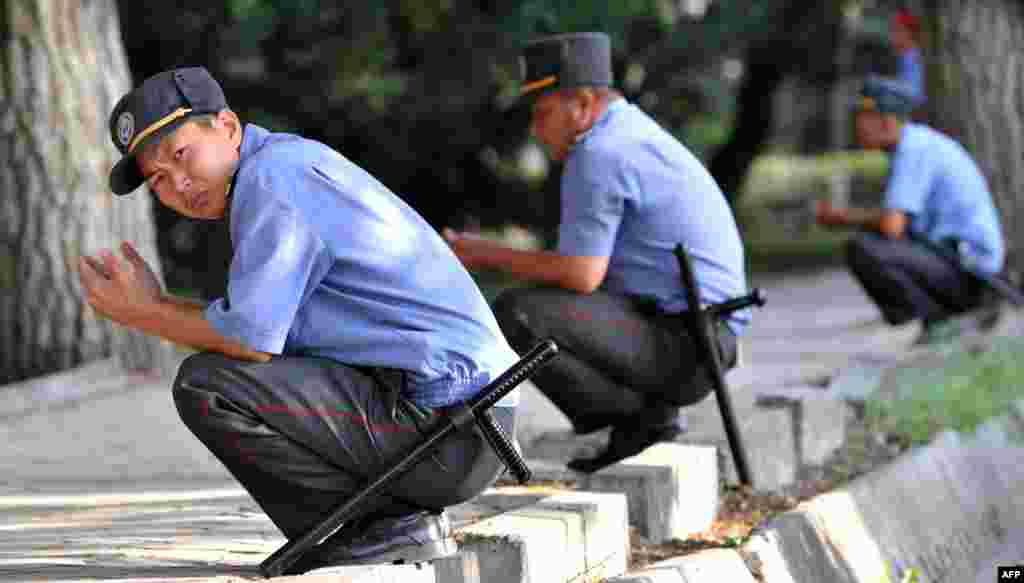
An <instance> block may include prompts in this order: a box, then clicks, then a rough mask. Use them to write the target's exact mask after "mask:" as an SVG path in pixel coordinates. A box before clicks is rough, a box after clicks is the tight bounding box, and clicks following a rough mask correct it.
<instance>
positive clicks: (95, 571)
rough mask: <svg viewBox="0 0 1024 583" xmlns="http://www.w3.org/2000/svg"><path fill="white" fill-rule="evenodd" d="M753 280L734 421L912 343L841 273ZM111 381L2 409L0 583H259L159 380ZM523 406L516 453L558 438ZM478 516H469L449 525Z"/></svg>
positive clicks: (257, 528)
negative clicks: (760, 398)
mask: <svg viewBox="0 0 1024 583" xmlns="http://www.w3.org/2000/svg"><path fill="white" fill-rule="evenodd" d="M757 283H758V285H761V286H762V288H763V289H765V290H766V292H767V296H768V302H769V303H768V306H767V307H766V308H765V309H763V310H760V311H759V312H758V313H757V314H756V317H755V323H754V325H753V326H752V327H751V330H750V332H749V334H748V335H747V336H746V337H745V339H744V342H743V345H744V359H745V361H744V364H743V366H741V367H740V368H738V369H736V370H735V371H732V372H731V373H730V381H731V384H732V388H733V392H734V393H735V401H736V403H735V404H736V406H737V409H738V410H747V409H749V408H750V407H752V406H753V389H754V387H755V386H759V385H763V384H766V383H767V384H771V385H778V386H783V385H790V384H800V383H807V382H809V381H813V380H815V379H820V378H822V377H824V376H827V375H829V374H832V373H834V372H836V371H837V370H838V369H840V368H841V367H843V366H846V365H847V364H848V363H849V362H851V360H852V359H857V358H869V359H870V358H886V356H887V355H890V354H892V353H893V352H894V351H895V352H899V351H900V350H903V348H904V347H906V346H907V345H908V344H909V343H910V341H911V340H912V338H913V336H914V334H915V333H916V327H915V326H908V327H903V328H900V329H891V328H889V327H886V326H884V325H883V324H882V323H881V320H880V319H879V317H878V315H877V311H876V310H875V309H874V308H873V307H872V306H871V305H870V303H869V302H868V300H867V298H866V297H865V296H864V295H863V293H861V291H860V289H859V288H858V286H857V284H856V283H855V282H854V281H853V280H852V279H851V278H850V277H849V276H848V275H846V273H845V272H842V271H837V270H827V271H822V272H818V273H814V274H805V275H799V276H791V277H786V278H782V279H773V280H770V281H765V282H757ZM119 383H120V384H116V386H112V387H109V388H108V390H105V391H103V392H102V394H99V395H97V396H94V397H92V398H87V399H84V400H81V401H79V402H76V403H73V404H70V405H63V406H59V407H50V408H48V409H46V410H42V411H37V412H35V413H26V414H24V415H20V414H19V415H18V416H11V415H4V411H0V419H3V420H2V422H0V443H2V444H3V446H2V447H0V533H2V534H0V580H3V581H20V580H48V581H68V580H78V579H82V578H91V579H104V580H128V579H130V580H140V579H144V578H152V580H161V581H167V580H191V578H194V577H212V578H218V577H226V578H227V579H224V580H229V579H232V578H236V577H237V578H242V579H249V578H258V577H257V575H256V572H255V565H256V564H258V563H259V561H260V560H262V559H263V558H265V557H266V555H267V554H269V553H270V552H271V551H272V550H273V549H275V548H276V547H277V546H278V545H280V544H281V543H282V542H283V539H282V538H281V536H280V534H279V533H278V532H277V530H276V529H275V528H274V527H273V525H272V524H271V523H270V522H269V521H268V520H267V519H266V517H265V516H264V515H263V514H262V513H261V512H260V511H259V509H258V508H257V507H256V505H255V503H253V501H252V500H251V499H250V498H249V497H248V496H247V495H246V494H245V493H244V492H243V491H242V490H241V489H239V488H238V486H237V484H236V483H235V482H234V481H233V480H232V479H231V477H230V476H229V475H228V473H227V472H226V471H225V470H224V469H223V467H222V466H221V465H220V464H219V463H218V462H217V461H216V460H215V459H214V458H213V456H212V455H211V454H209V453H208V452H207V451H206V450H205V448H204V447H203V446H202V445H201V444H200V443H199V442H198V440H196V439H195V438H194V437H193V436H192V435H191V434H190V433H189V432H188V430H187V429H186V428H185V427H184V426H183V425H182V423H181V422H180V421H179V419H178V417H177V414H176V412H175V409H174V405H173V402H172V400H171V396H170V389H169V384H170V381H169V379H150V378H145V377H125V378H123V379H121V380H120V381H119ZM3 390H4V388H3V387H0V392H2V391H3ZM525 402H526V405H525V406H524V408H523V409H522V411H521V416H522V418H523V420H524V422H525V425H524V432H523V436H522V437H523V440H524V442H527V441H534V440H536V438H537V437H538V436H539V435H541V434H542V433H543V432H544V431H548V430H551V429H552V428H556V429H557V428H558V427H559V425H558V424H559V423H560V422H561V423H563V427H564V418H563V419H561V421H560V420H559V416H560V415H559V414H558V413H557V411H554V410H553V408H551V406H550V404H546V403H545V402H543V401H542V400H538V399H537V395H536V393H533V392H530V391H527V399H526V401H525ZM2 403H3V400H2V399H0V406H2ZM713 407H714V404H713V402H712V401H710V400H709V401H708V402H705V403H702V404H701V405H700V406H699V407H695V408H692V409H691V410H690V411H689V412H688V413H687V416H688V420H689V422H690V425H691V431H690V435H696V436H701V435H706V436H712V435H717V436H719V437H720V436H721V435H722V430H721V427H720V421H718V417H717V412H716V411H715V410H714V409H713ZM765 422H767V421H765ZM764 429H765V431H766V433H778V428H777V427H765V428H764ZM485 512H486V511H485V510H480V509H474V508H472V507H467V508H464V509H461V510H460V515H459V519H460V520H462V521H467V520H472V519H473V518H474V517H476V516H481V515H483V514H484V513H485ZM236 580H237V579H236Z"/></svg>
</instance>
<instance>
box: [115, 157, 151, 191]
mask: <svg viewBox="0 0 1024 583" xmlns="http://www.w3.org/2000/svg"><path fill="white" fill-rule="evenodd" d="M143 182H145V179H144V178H143V177H142V173H141V172H139V165H138V164H136V163H135V154H128V155H127V156H125V157H124V158H121V159H120V160H118V161H117V164H114V167H113V168H111V170H110V190H111V191H112V192H113V193H114V194H116V195H118V196H124V195H126V194H130V193H132V192H134V191H135V189H136V188H138V187H140V186H142V183H143Z"/></svg>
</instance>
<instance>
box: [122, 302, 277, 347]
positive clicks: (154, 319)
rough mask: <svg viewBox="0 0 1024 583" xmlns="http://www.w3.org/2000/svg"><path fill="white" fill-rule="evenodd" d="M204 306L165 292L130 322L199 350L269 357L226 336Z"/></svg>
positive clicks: (134, 325)
mask: <svg viewBox="0 0 1024 583" xmlns="http://www.w3.org/2000/svg"><path fill="white" fill-rule="evenodd" d="M204 308H205V305H204V303H203V302H202V301H200V300H193V299H190V298H183V297H180V296H170V295H166V296H164V297H163V298H162V299H161V301H160V302H159V303H158V304H156V305H155V306H154V309H152V310H150V311H149V312H147V313H146V314H145V315H143V316H140V317H138V318H136V319H133V320H132V321H131V322H129V323H128V325H130V326H132V327H134V328H138V329H139V330H142V331H143V332H146V333H148V334H152V335H154V336H159V337H161V338H164V339H166V340H170V341H171V342H175V343H177V344H184V345H186V346H191V347H193V348H196V349H200V350H210V351H214V352H220V353H222V354H225V355H227V356H231V357H233V358H240V359H243V360H251V361H255V362H266V361H268V360H270V355H269V354H267V353H264V352H257V351H255V350H252V349H250V348H248V347H246V346H245V345H244V344H242V343H240V342H238V341H236V340H232V339H230V338H227V337H225V336H223V335H222V334H221V333H220V332H218V331H217V330H216V329H215V328H214V327H213V326H211V325H210V323H209V321H207V320H206V318H205V317H204V315H203V310H204Z"/></svg>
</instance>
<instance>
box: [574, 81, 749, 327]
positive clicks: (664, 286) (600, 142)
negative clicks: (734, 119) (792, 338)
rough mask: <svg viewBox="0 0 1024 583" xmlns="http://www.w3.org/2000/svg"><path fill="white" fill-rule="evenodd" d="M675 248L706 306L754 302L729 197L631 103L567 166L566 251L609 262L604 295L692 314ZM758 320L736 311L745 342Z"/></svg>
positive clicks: (611, 113) (599, 125) (610, 115)
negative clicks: (681, 250)
mask: <svg viewBox="0 0 1024 583" xmlns="http://www.w3.org/2000/svg"><path fill="white" fill-rule="evenodd" d="M677 243H683V244H684V245H686V247H687V248H688V251H689V254H690V257H691V261H692V263H693V268H694V272H695V276H696V277H697V282H698V285H699V286H700V293H701V299H702V300H703V301H705V302H708V303H718V302H722V301H725V300H727V299H730V298H733V297H736V296H741V295H744V294H746V293H747V284H746V275H745V273H744V268H743V245H742V243H741V241H740V236H739V231H738V229H737V227H736V221H735V219H734V217H733V215H732V210H731V209H730V208H729V205H728V203H727V202H726V200H725V197H724V196H723V195H722V191H721V189H719V187H718V184H716V183H715V181H714V179H713V178H712V177H711V175H710V174H709V173H708V171H707V169H706V168H704V165H703V164H701V162H700V161H699V160H698V159H697V158H695V157H694V156H693V154H691V153H690V151H689V150H687V149H686V147H685V146H683V145H682V144H681V143H680V142H679V141H678V140H676V139H675V138H674V137H673V136H672V135H671V134H669V133H668V132H666V131H665V130H664V129H662V128H661V127H660V126H659V125H658V124H657V123H656V122H655V121H654V120H653V119H651V118H650V117H648V116H647V114H645V113H644V112H642V111H641V110H640V109H638V108H637V107H636V106H634V105H632V104H630V103H628V102H627V101H626V100H625V99H618V100H616V101H614V102H612V103H611V104H610V105H609V106H608V109H607V111H606V112H604V113H603V114H602V115H601V117H599V118H598V120H597V121H596V122H595V123H594V126H593V127H592V128H591V129H590V131H589V132H587V133H586V134H585V135H584V136H583V137H582V139H581V140H579V141H578V142H577V143H576V144H575V145H574V146H573V148H572V150H571V151H570V152H569V155H568V156H567V157H566V163H565V169H564V171H563V174H562V215H561V221H560V225H559V231H558V252H559V253H560V254H563V255H593V256H603V257H608V258H609V262H608V272H607V274H606V275H605V278H604V281H603V282H602V283H601V289H602V290H604V291H607V292H610V293H615V294H623V295H638V296H648V297H651V298H653V299H655V300H656V301H657V304H658V308H659V310H661V311H663V312H669V313H675V312H680V311H682V310H684V309H686V308H687V306H686V296H685V290H684V289H683V285H682V282H681V281H680V277H679V264H678V262H677V260H676V257H675V255H674V253H673V250H674V249H675V246H676V244H677ZM749 320H750V311H749V310H742V311H739V312H734V314H733V317H732V318H731V319H730V320H729V322H728V325H729V327H730V328H731V329H732V330H733V332H735V333H736V334H741V333H742V332H743V329H744V328H745V326H746V323H747V322H749Z"/></svg>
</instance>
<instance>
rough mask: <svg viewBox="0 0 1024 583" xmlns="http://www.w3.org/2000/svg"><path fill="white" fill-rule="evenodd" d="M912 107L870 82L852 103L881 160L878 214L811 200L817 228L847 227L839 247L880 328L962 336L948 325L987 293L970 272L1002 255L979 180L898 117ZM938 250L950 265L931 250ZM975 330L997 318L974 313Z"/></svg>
mask: <svg viewBox="0 0 1024 583" xmlns="http://www.w3.org/2000/svg"><path fill="white" fill-rule="evenodd" d="M918 100H919V96H918V94H917V91H916V90H915V89H914V87H912V86H909V85H907V84H905V83H903V82H901V81H899V80H896V79H890V78H884V77H877V76H872V77H869V78H868V79H867V80H866V81H865V83H864V85H863V88H862V90H861V94H860V98H859V100H858V102H857V107H856V113H855V122H856V137H857V140H858V142H859V143H860V145H861V146H863V147H864V148H867V149H876V150H884V151H886V152H888V153H889V154H890V160H889V166H890V170H889V178H888V183H887V184H886V188H885V195H884V197H883V200H882V204H881V207H880V208H869V209H860V208H836V207H833V206H832V205H831V204H829V203H827V202H825V201H821V202H819V203H818V209H817V220H818V222H819V223H821V224H823V225H829V226H852V227H857V228H860V229H862V230H863V231H864V232H863V233H860V234H858V235H855V236H854V238H853V239H852V240H851V241H850V243H849V246H848V249H847V261H848V263H849V266H850V269H851V271H852V272H853V274H854V276H856V278H857V279H858V280H859V281H860V283H861V285H862V286H863V287H864V290H865V291H866V292H867V294H868V295H869V296H870V297H871V299H872V300H874V302H875V304H877V305H878V307H879V309H880V310H881V312H882V315H883V317H884V318H885V320H886V322H888V323H889V324H892V325H898V324H902V323H904V322H908V321H911V320H914V319H920V320H921V321H922V323H923V328H922V334H921V336H920V337H919V338H918V343H919V344H930V343H934V342H938V341H942V340H946V339H949V338H951V337H954V336H956V335H957V334H959V333H960V332H962V324H963V323H964V322H963V321H961V320H958V319H956V318H954V316H956V315H958V314H962V313H964V312H966V311H969V310H974V309H976V308H979V307H982V306H984V305H985V304H986V300H990V299H992V295H991V293H990V292H988V291H987V290H986V289H985V286H984V284H983V283H982V281H981V280H980V279H979V278H978V277H975V276H974V275H972V272H974V273H977V274H981V275H983V276H991V275H995V274H997V273H999V272H1000V270H1002V268H1003V261H1004V257H1005V248H1004V243H1003V235H1002V231H1001V228H1000V224H999V215H998V213H997V212H996V208H995V206H994V205H993V203H992V195H991V193H990V192H989V188H988V183H987V182H986V180H985V177H984V176H983V175H982V174H981V171H980V170H979V169H978V166H977V165H976V164H975V163H974V160H972V159H971V157H970V155H969V154H968V153H967V152H966V151H965V150H964V149H963V147H961V146H960V144H958V143H957V142H955V141H953V140H952V139H950V138H948V137H946V136H945V135H943V134H942V133H939V132H937V131H935V130H933V129H931V128H929V127H927V126H924V125H921V124H916V123H910V122H908V121H907V120H906V118H907V116H908V115H909V114H910V112H911V111H912V110H913V108H914V106H915V105H916V103H917V102H918ZM936 245H938V246H948V248H949V249H950V251H953V252H955V253H956V254H958V256H959V261H958V262H959V264H960V265H959V266H958V265H956V264H955V263H953V262H951V261H948V260H947V259H945V258H944V257H943V255H945V254H943V255H940V254H938V253H936V249H935V248H934V246H936ZM978 315H979V316H983V317H981V318H980V320H981V322H980V323H981V325H982V327H985V326H990V325H991V324H992V323H993V322H994V317H996V316H997V315H998V311H994V312H993V311H991V310H981V311H979V312H978Z"/></svg>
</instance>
